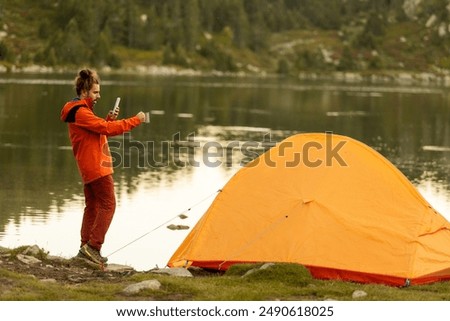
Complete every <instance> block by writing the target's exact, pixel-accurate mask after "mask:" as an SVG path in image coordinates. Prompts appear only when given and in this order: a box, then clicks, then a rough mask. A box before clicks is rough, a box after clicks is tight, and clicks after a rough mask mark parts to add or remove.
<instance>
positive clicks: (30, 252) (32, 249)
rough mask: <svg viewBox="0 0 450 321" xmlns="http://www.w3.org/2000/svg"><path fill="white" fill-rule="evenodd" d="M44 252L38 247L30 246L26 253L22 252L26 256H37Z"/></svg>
mask: <svg viewBox="0 0 450 321" xmlns="http://www.w3.org/2000/svg"><path fill="white" fill-rule="evenodd" d="M41 252H43V251H42V250H41V248H40V247H39V246H37V245H33V246H29V247H28V248H27V249H26V250H25V251H23V252H22V254H24V255H32V256H37V255H39V253H41Z"/></svg>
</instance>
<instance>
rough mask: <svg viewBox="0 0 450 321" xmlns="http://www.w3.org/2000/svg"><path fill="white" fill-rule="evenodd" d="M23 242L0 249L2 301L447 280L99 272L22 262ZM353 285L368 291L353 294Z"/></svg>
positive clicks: (315, 291) (317, 296)
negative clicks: (152, 283)
mask: <svg viewBox="0 0 450 321" xmlns="http://www.w3.org/2000/svg"><path fill="white" fill-rule="evenodd" d="M24 251H25V252H27V247H20V248H17V249H13V250H7V249H1V251H0V258H1V260H0V300H2V301H73V300H75V301H110V300H112V301H122V300H125V301H136V300H164V301H273V300H280V301H284V300H289V301H302V300H307V301H322V300H338V301H352V300H356V301H362V300H368V301H447V300H450V282H437V283H434V284H428V285H420V286H410V287H406V288H397V287H390V286H384V285H375V284H359V283H354V282H343V281H336V280H334V281H325V280H317V279H314V278H312V277H311V275H310V273H309V271H308V270H307V269H306V268H305V267H303V266H301V265H299V264H274V265H271V264H268V265H264V266H263V264H237V265H233V266H232V267H231V268H230V269H228V270H227V271H226V272H221V273H208V272H206V271H202V272H201V273H200V272H199V271H193V274H194V277H192V278H186V277H174V276H168V275H164V274H154V273H151V271H149V272H135V273H132V274H129V273H125V274H120V273H112V272H103V271H99V270H92V269H91V268H88V267H85V266H82V265H79V264H78V265H76V264H75V263H74V261H73V260H63V259H62V260H56V261H55V260H52V257H50V256H47V253H46V252H45V251H43V250H41V251H40V252H39V253H36V254H35V257H38V258H40V259H41V260H42V262H41V263H37V264H30V265H27V264H24V263H23V262H21V261H20V260H18V258H17V256H18V254H21V253H23V252H24ZM152 279H156V280H158V281H159V282H160V283H161V287H160V288H159V289H158V290H150V289H148V290H142V291H140V292H138V293H137V294H132V295H125V294H124V291H123V290H124V289H125V288H126V287H127V286H128V285H130V284H134V283H139V282H142V281H144V280H152ZM356 290H360V291H364V292H365V293H366V294H367V295H366V296H363V297H359V298H353V294H354V292H355V291H356Z"/></svg>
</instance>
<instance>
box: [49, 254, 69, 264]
mask: <svg viewBox="0 0 450 321" xmlns="http://www.w3.org/2000/svg"><path fill="white" fill-rule="evenodd" d="M46 259H47V260H49V261H52V262H57V263H64V262H66V261H67V260H66V259H65V258H62V257H60V256H55V255H47V257H46Z"/></svg>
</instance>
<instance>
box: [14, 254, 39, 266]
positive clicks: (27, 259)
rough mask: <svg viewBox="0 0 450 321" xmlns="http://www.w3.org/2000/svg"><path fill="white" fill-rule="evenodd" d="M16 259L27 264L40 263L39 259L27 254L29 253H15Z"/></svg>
mask: <svg viewBox="0 0 450 321" xmlns="http://www.w3.org/2000/svg"><path fill="white" fill-rule="evenodd" d="M17 259H18V260H19V261H20V262H22V263H25V264H27V265H31V264H37V263H41V260H39V259H37V258H35V257H34V256H29V255H24V254H17Z"/></svg>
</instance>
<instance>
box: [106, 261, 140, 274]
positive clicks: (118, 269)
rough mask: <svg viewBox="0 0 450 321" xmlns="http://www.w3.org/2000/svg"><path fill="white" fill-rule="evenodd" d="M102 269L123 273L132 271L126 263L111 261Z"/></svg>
mask: <svg viewBox="0 0 450 321" xmlns="http://www.w3.org/2000/svg"><path fill="white" fill-rule="evenodd" d="M104 271H105V272H118V273H124V272H134V269H133V268H132V267H131V266H128V265H121V264H115V263H111V264H108V265H106V267H105V269H104Z"/></svg>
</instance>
